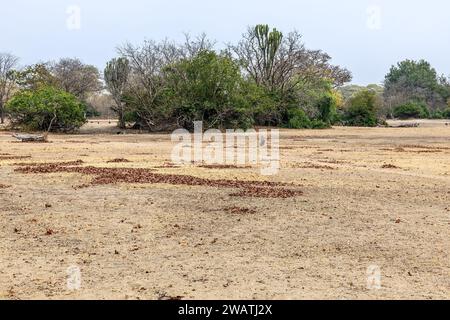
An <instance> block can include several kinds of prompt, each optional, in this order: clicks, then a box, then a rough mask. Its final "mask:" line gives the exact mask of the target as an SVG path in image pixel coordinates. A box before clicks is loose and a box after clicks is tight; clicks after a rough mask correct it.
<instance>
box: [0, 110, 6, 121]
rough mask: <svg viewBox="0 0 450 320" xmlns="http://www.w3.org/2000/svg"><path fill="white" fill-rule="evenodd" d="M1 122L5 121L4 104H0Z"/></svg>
mask: <svg viewBox="0 0 450 320" xmlns="http://www.w3.org/2000/svg"><path fill="white" fill-rule="evenodd" d="M0 123H1V124H4V123H5V110H4V108H3V106H0Z"/></svg>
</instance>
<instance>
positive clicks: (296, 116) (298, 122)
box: [287, 108, 311, 129]
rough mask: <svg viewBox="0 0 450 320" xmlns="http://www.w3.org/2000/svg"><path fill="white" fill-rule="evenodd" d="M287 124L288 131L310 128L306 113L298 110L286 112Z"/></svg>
mask: <svg viewBox="0 0 450 320" xmlns="http://www.w3.org/2000/svg"><path fill="white" fill-rule="evenodd" d="M288 117H289V120H288V124H287V127H288V128H290V129H309V128H311V120H310V119H309V118H308V116H307V115H306V113H305V112H304V111H303V110H302V109H300V108H293V109H291V110H289V111H288Z"/></svg>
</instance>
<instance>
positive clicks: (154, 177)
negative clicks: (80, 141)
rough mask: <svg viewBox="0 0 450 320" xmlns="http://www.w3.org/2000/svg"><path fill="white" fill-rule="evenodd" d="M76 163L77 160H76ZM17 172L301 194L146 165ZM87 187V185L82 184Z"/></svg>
mask: <svg viewBox="0 0 450 320" xmlns="http://www.w3.org/2000/svg"><path fill="white" fill-rule="evenodd" d="M75 163H76V164H78V162H75ZM15 171H16V172H20V173H25V174H32V173H37V174H45V173H58V172H65V173H80V174H84V175H89V176H94V177H93V179H92V181H91V183H90V185H107V184H116V183H150V184H170V185H187V186H208V187H214V188H236V189H241V190H240V192H239V193H235V194H232V196H240V197H255V198H290V197H296V196H299V195H301V194H303V193H302V192H301V191H299V190H291V189H287V188H285V187H288V186H290V187H295V185H293V184H286V183H278V182H269V181H241V180H225V179H220V180H214V179H204V178H199V177H194V176H188V175H174V174H161V173H155V172H154V171H153V170H152V169H145V168H98V167H92V166H88V167H80V166H73V165H70V164H69V165H67V164H64V165H61V164H51V163H50V164H41V165H37V166H26V167H20V168H17V169H15ZM83 187H87V185H85V186H83Z"/></svg>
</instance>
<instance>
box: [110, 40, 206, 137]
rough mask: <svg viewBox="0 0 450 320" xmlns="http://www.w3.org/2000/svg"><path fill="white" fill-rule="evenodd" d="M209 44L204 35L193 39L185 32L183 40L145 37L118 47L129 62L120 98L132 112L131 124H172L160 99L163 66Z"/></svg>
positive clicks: (156, 126) (156, 127)
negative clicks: (138, 43) (173, 40)
mask: <svg viewBox="0 0 450 320" xmlns="http://www.w3.org/2000/svg"><path fill="white" fill-rule="evenodd" d="M212 47H213V43H212V42H211V41H209V40H208V39H207V38H206V36H205V35H201V36H199V37H197V38H195V39H193V40H192V39H191V38H190V37H189V35H186V40H185V42H184V43H183V44H177V43H173V42H169V41H167V40H164V41H161V42H156V41H152V40H148V41H145V42H144V43H143V45H141V46H134V45H132V44H129V43H128V44H126V45H124V46H122V47H120V48H119V54H120V55H121V56H122V57H124V58H126V59H128V61H129V63H130V75H129V79H128V85H127V89H126V92H125V93H124V100H125V103H126V105H127V108H128V109H129V110H132V112H133V114H134V115H135V116H136V125H135V127H139V128H146V129H150V130H164V129H168V128H171V127H173V123H174V121H173V119H170V117H171V116H172V110H170V109H168V108H167V105H166V104H165V103H164V101H165V96H164V95H165V94H166V92H167V90H166V84H165V78H164V73H163V70H164V69H165V68H166V67H167V66H169V65H172V64H175V63H177V62H180V61H181V60H182V59H189V58H192V57H194V56H195V55H197V54H198V53H199V52H202V51H204V50H210V49H212Z"/></svg>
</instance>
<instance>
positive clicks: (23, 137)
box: [12, 133, 47, 142]
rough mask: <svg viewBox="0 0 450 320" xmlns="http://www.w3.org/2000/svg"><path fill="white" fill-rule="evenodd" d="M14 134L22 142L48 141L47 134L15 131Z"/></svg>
mask: <svg viewBox="0 0 450 320" xmlns="http://www.w3.org/2000/svg"><path fill="white" fill-rule="evenodd" d="M12 136H13V137H14V138H16V139H17V140H20V141H22V142H46V141H47V134H43V135H35V134H18V133H14V134H13V135H12Z"/></svg>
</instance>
